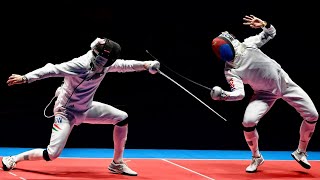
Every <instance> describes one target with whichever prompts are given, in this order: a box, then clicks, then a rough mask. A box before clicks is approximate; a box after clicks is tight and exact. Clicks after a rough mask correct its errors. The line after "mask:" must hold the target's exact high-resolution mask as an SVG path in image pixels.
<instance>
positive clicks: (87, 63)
mask: <svg viewBox="0 0 320 180" xmlns="http://www.w3.org/2000/svg"><path fill="white" fill-rule="evenodd" d="M90 48H91V49H90V50H89V51H87V53H85V54H84V55H82V56H80V57H77V58H74V59H72V60H70V61H67V62H64V63H61V64H52V63H48V64H46V65H45V66H44V67H42V68H39V69H36V70H34V71H32V72H29V73H27V74H25V75H23V76H22V75H18V74H13V75H11V76H10V77H9V79H8V81H7V83H8V85H9V86H11V85H14V84H22V83H32V82H34V81H37V80H41V79H45V78H49V77H64V80H63V84H62V85H61V86H60V87H58V88H57V90H56V93H55V95H56V101H55V105H54V110H53V112H54V117H55V118H54V123H53V127H52V133H51V139H50V143H49V145H48V146H47V148H46V149H33V150H30V151H27V152H23V153H21V154H18V155H14V156H7V157H4V158H3V159H2V164H3V169H4V170H11V169H13V168H14V167H15V166H16V163H18V162H20V161H24V160H46V161H52V160H54V159H56V158H58V157H59V156H60V154H61V152H62V150H63V149H64V147H65V145H66V142H67V140H68V137H69V134H70V132H71V131H72V129H73V127H74V126H75V125H80V124H81V123H88V124H111V125H114V130H113V141H114V157H113V161H112V162H111V164H110V165H109V167H108V169H109V170H110V171H111V172H113V173H119V174H125V175H132V176H136V175H137V173H136V172H135V171H133V170H131V169H130V168H129V167H128V166H127V164H126V163H124V162H123V153H124V149H125V143H126V140H127V134H128V114H127V113H126V112H124V111H122V110H119V109H117V108H115V107H113V106H111V105H108V104H104V103H101V102H98V101H94V100H93V99H94V94H95V93H96V91H97V89H98V87H99V85H100V83H101V82H102V80H103V79H104V77H105V76H107V75H108V73H111V72H120V73H125V72H138V71H144V70H148V71H149V72H150V73H151V74H156V73H157V70H158V69H159V68H160V63H159V62H158V61H137V60H124V59H118V57H119V55H120V51H121V47H120V45H119V44H118V43H116V42H114V41H112V40H110V39H107V38H96V39H95V40H94V41H93V42H92V43H91V45H90Z"/></svg>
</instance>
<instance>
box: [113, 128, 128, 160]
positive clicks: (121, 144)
mask: <svg viewBox="0 0 320 180" xmlns="http://www.w3.org/2000/svg"><path fill="white" fill-rule="evenodd" d="M127 135H128V125H125V126H117V125H115V126H114V129H113V143H114V154H113V161H114V162H115V163H120V162H123V152H124V148H125V144H126V141H127Z"/></svg>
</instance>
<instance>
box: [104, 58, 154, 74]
mask: <svg viewBox="0 0 320 180" xmlns="http://www.w3.org/2000/svg"><path fill="white" fill-rule="evenodd" d="M157 69H160V63H159V62H158V61H137V60H123V59H117V60H116V61H115V62H114V63H113V64H112V65H111V66H109V67H107V72H122V73H124V72H135V71H144V70H148V71H149V72H150V73H151V74H155V73H157Z"/></svg>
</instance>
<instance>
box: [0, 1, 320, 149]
mask: <svg viewBox="0 0 320 180" xmlns="http://www.w3.org/2000/svg"><path fill="white" fill-rule="evenodd" d="M278 3H280V1H222V2H218V1H212V2H201V1H192V2H178V1H177V2H174V1H168V2H166V1H148V2H142V1H141V2H139V1H132V2H124V1H116V2H115V1H90V2H89V1H88V2H86V3H79V2H78V1H61V2H59V1H43V2H42V3H30V2H19V1H12V2H8V4H7V5H5V6H2V11H1V19H2V28H1V29H2V34H1V39H2V41H1V42H2V48H1V49H2V53H1V58H2V61H1V65H0V67H1V79H0V80H1V85H0V88H1V94H0V99H1V111H0V115H1V119H0V120H1V125H0V126H1V134H2V138H0V146H3V147H46V145H47V144H48V143H49V138H50V133H51V127H52V119H47V118H45V117H44V116H43V109H44V108H45V106H46V105H47V104H48V103H49V101H50V100H51V98H52V96H53V95H54V92H55V89H56V88H57V86H59V85H60V84H61V82H62V78H49V79H45V80H42V81H36V82H34V83H32V84H28V85H25V84H24V85H17V86H12V87H8V86H7V85H6V81H7V78H8V77H9V76H10V75H11V74H12V73H16V74H25V73H27V72H30V71H32V70H34V69H37V68H40V67H42V66H44V65H45V64H46V63H48V62H50V63H61V62H64V61H68V60H71V59H72V58H74V57H78V56H80V55H82V54H84V53H86V52H87V51H88V50H89V48H90V47H89V46H90V43H91V42H92V41H93V40H94V39H95V38H96V37H104V36H105V37H108V38H110V39H112V40H115V41H117V42H119V44H120V45H121V46H122V55H121V58H123V59H135V60H141V61H144V60H153V58H152V57H151V56H150V55H148V54H147V53H146V50H148V51H149V52H150V53H152V55H153V56H155V57H156V58H157V59H158V60H159V61H160V62H161V71H162V72H164V73H165V74H167V75H168V76H170V77H171V78H172V79H174V80H176V81H177V82H178V83H179V84H181V85H182V86H183V87H185V88H186V89H188V90H189V91H190V92H191V93H193V94H194V95H195V96H197V97H198V98H199V99H201V100H202V101H203V102H204V103H206V104H207V105H208V106H210V107H211V108H213V109H214V110H215V111H217V112H218V113H219V114H220V115H222V116H223V117H225V118H226V119H227V120H228V121H227V122H225V121H224V120H222V119H221V118H220V117H218V116H217V115H216V114H215V113H213V112H212V111H211V110H209V109H208V108H207V107H205V106H204V105H203V104H201V103H200V102H199V101H198V100H197V99H195V98H194V97H192V96H191V95H190V94H188V93H187V92H186V91H184V90H183V89H181V88H180V87H179V86H177V85H176V84H174V83H173V82H171V81H170V80H169V79H167V78H165V77H164V76H162V75H161V74H156V75H151V74H149V73H148V72H147V71H144V72H139V73H136V72H132V73H123V74H121V73H110V74H108V75H107V76H106V78H105V80H104V81H103V82H102V84H101V87H100V88H99V90H98V91H97V93H96V96H95V100H97V101H100V102H104V103H107V104H110V105H113V106H115V107H117V108H119V109H122V110H125V111H126V112H127V113H128V114H129V119H130V125H129V134H128V141H127V148H137V149H138V148H150V149H151V148H159V149H160V148H161V149H164V148H166V149H244V150H248V147H247V144H246V142H245V140H244V137H243V133H242V129H241V121H242V117H243V113H244V110H245V108H246V105H247V104H248V101H249V98H250V96H251V94H252V91H251V89H250V87H249V86H246V97H245V98H244V99H243V100H242V101H236V102H220V101H213V100H211V97H210V95H209V93H210V92H209V91H208V90H207V89H205V88H202V87H200V86H197V85H195V84H193V83H191V82H189V81H186V80H185V79H183V78H181V77H180V76H177V75H176V74H175V73H173V72H172V71H170V70H169V69H168V68H166V67H169V68H171V69H172V70H174V71H175V72H178V73H179V74H181V75H183V76H185V77H187V78H189V79H191V80H193V81H195V82H198V83H200V84H202V85H204V86H207V87H210V88H211V87H213V86H215V85H219V86H221V87H222V88H224V89H228V88H229V87H228V84H227V82H226V80H225V77H224V73H223V67H224V65H223V63H222V62H220V61H218V60H217V59H216V58H215V56H214V55H213V53H212V50H211V40H212V39H213V38H214V37H216V36H217V35H219V34H220V33H221V32H222V31H225V30H227V31H229V32H231V33H232V34H234V35H235V36H236V37H238V39H239V40H243V39H244V38H246V37H248V36H250V35H255V34H257V33H259V32H260V29H258V30H257V29H251V28H249V27H247V26H244V25H242V22H243V20H242V18H243V17H244V16H245V15H250V14H253V15H256V16H257V17H259V18H261V19H263V20H266V21H268V22H269V23H271V24H273V25H274V26H275V27H276V29H277V36H276V37H275V39H273V40H271V41H270V42H269V43H267V44H266V45H265V46H263V47H262V50H263V51H264V52H265V53H266V54H268V55H269V56H270V57H271V58H273V59H275V60H276V61H277V62H279V63H280V64H281V66H282V67H283V68H284V70H285V71H286V72H287V73H288V74H289V75H290V76H291V78H292V79H293V80H294V81H295V82H296V83H297V84H299V85H300V86H301V87H302V88H303V89H304V90H305V91H306V92H307V93H308V94H309V96H310V97H311V98H312V99H313V101H314V103H315V105H316V107H317V109H318V110H319V104H320V99H319V95H318V91H319V88H318V86H319V75H318V73H317V70H318V69H319V66H320V61H319V45H318V44H317V43H318V42H319V33H318V29H317V28H316V26H318V25H317V24H318V19H317V17H316V16H315V15H314V14H316V13H317V9H316V7H317V5H316V1H314V2H308V1H303V2H301V1H300V2H299V3H290V4H287V3H285V2H281V4H278ZM302 3H304V4H302ZM51 109H52V107H49V111H48V112H47V114H51ZM301 120H302V118H301V117H300V115H299V114H298V113H297V112H296V111H295V110H294V109H293V108H292V107H291V106H289V105H288V104H287V103H286V102H284V101H283V100H278V101H277V102H276V103H275V105H274V107H273V108H272V109H271V110H270V111H269V113H268V114H266V115H265V116H264V117H263V119H262V120H261V121H260V123H259V126H258V130H259V134H260V149H261V150H294V149H296V148H297V145H298V141H299V127H300V123H301ZM112 128H113V126H111V125H87V124H82V125H80V126H77V127H75V128H74V130H73V131H72V133H71V135H70V138H69V141H68V143H67V146H66V147H92V148H112V147H113V142H112ZM319 131H320V129H319V123H318V125H317V129H316V131H315V133H314V136H313V138H312V140H311V141H310V144H309V150H316V151H319V149H320V145H319V142H320V137H319V136H320V132H319Z"/></svg>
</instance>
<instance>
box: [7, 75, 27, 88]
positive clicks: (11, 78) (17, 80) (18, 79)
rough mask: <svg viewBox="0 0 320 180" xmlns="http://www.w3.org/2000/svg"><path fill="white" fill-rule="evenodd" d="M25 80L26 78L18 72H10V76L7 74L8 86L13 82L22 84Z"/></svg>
mask: <svg viewBox="0 0 320 180" xmlns="http://www.w3.org/2000/svg"><path fill="white" fill-rule="evenodd" d="M26 82H27V79H26V78H25V77H24V76H21V75H19V74H12V75H11V76H9V78H8V81H7V84H8V86H12V85H15V84H23V83H26Z"/></svg>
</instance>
